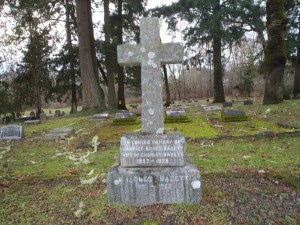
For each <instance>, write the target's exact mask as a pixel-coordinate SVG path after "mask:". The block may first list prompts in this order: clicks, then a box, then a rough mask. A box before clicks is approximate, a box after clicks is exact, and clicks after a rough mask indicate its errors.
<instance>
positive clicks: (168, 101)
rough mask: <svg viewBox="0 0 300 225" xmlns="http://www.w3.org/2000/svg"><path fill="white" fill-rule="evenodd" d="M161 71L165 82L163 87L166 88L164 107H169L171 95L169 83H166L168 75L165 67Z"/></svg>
mask: <svg viewBox="0 0 300 225" xmlns="http://www.w3.org/2000/svg"><path fill="white" fill-rule="evenodd" d="M163 71H164V80H165V86H166V96H167V99H166V104H165V106H166V107H169V106H170V105H171V94H170V87H169V81H168V74H167V68H166V65H163Z"/></svg>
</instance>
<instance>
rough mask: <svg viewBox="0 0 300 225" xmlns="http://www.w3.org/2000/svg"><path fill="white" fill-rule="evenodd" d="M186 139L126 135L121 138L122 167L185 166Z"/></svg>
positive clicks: (175, 134)
mask: <svg viewBox="0 0 300 225" xmlns="http://www.w3.org/2000/svg"><path fill="white" fill-rule="evenodd" d="M184 165H185V138H184V137H183V136H182V134H181V133H171V134H165V135H159V134H153V135H140V134H135V133H132V134H126V135H125V136H123V137H122V138H121V166H123V167H136V166H139V167H148V166H184Z"/></svg>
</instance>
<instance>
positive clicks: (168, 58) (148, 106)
mask: <svg viewBox="0 0 300 225" xmlns="http://www.w3.org/2000/svg"><path fill="white" fill-rule="evenodd" d="M159 28H160V27H159V19H158V18H155V17H144V18H141V25H140V40H141V43H140V44H138V45H119V46H118V49H117V52H118V62H119V64H120V65H123V66H125V65H131V66H141V67H142V74H141V81H142V132H143V134H162V133H163V131H164V110H163V98H162V76H161V65H165V64H168V63H181V62H182V60H183V46H182V45H181V44H179V43H165V44H162V43H161V40H160V34H159Z"/></svg>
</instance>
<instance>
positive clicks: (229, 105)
mask: <svg viewBox="0 0 300 225" xmlns="http://www.w3.org/2000/svg"><path fill="white" fill-rule="evenodd" d="M223 107H224V108H228V107H232V102H223Z"/></svg>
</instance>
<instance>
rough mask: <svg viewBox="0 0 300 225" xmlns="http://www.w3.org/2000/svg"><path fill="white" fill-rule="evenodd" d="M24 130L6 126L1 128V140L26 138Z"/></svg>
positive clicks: (18, 127) (19, 127) (21, 127)
mask: <svg viewBox="0 0 300 225" xmlns="http://www.w3.org/2000/svg"><path fill="white" fill-rule="evenodd" d="M24 137H25V135H24V128H23V126H15V125H11V126H4V127H1V131H0V140H1V139H2V140H20V139H22V138H24Z"/></svg>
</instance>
